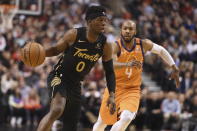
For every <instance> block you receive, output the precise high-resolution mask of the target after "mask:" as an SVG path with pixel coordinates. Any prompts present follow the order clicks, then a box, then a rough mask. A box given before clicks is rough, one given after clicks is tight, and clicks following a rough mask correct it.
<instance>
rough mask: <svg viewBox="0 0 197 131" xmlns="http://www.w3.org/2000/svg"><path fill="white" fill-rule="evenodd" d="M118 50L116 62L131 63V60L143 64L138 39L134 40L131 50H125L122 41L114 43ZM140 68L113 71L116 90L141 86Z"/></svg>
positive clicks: (141, 50)
mask: <svg viewBox="0 0 197 131" xmlns="http://www.w3.org/2000/svg"><path fill="white" fill-rule="evenodd" d="M116 44H118V46H119V48H120V52H119V53H118V58H117V62H124V63H125V62H132V61H133V60H136V61H140V62H141V63H142V64H143V61H144V52H143V48H142V43H141V40H140V39H139V38H135V39H134V44H133V47H132V48H131V49H127V48H126V47H125V45H124V44H123V42H122V40H121V39H119V40H118V41H116ZM141 73H142V68H140V69H139V68H136V67H122V68H117V69H115V74H116V85H117V86H116V89H117V90H118V89H119V88H133V87H140V85H141Z"/></svg>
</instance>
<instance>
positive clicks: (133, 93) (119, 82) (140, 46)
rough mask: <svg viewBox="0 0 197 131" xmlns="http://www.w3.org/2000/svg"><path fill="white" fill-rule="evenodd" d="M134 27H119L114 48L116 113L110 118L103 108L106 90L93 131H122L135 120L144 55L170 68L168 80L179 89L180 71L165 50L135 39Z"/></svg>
mask: <svg viewBox="0 0 197 131" xmlns="http://www.w3.org/2000/svg"><path fill="white" fill-rule="evenodd" d="M135 34H136V24H135V23H134V22H133V21H131V20H127V21H125V22H123V24H122V27H121V38H120V39H119V40H117V41H116V42H115V44H113V49H114V51H113V55H114V68H115V74H116V91H115V100H116V109H117V110H116V112H115V113H114V114H113V115H110V113H109V109H108V107H107V106H106V102H107V97H108V94H109V93H108V91H107V90H105V92H104V96H103V100H102V105H101V108H100V113H99V117H98V120H97V122H96V123H95V125H94V127H93V131H104V129H105V127H106V126H107V125H113V126H112V128H111V131H124V130H126V128H127V126H128V125H129V123H130V122H131V121H132V120H133V119H134V118H135V116H136V113H137V110H138V107H139V102H140V86H141V79H142V78H141V74H142V64H143V61H144V53H145V52H147V51H150V52H152V53H154V54H157V55H159V56H160V57H161V58H162V59H163V60H164V61H165V62H166V63H167V64H168V65H169V66H170V67H171V68H172V70H173V71H172V73H171V78H173V79H175V80H176V86H177V87H178V86H179V69H178V68H177V66H176V65H175V63H174V60H173V59H172V57H171V56H170V54H169V53H168V51H167V50H166V49H164V48H163V47H162V46H160V45H157V44H155V43H153V42H152V41H150V40H148V39H143V40H142V39H139V38H136V37H135Z"/></svg>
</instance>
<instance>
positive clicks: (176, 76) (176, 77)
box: [170, 64, 180, 88]
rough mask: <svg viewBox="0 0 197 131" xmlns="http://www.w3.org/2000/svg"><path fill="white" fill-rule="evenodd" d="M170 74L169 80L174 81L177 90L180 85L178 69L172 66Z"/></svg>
mask: <svg viewBox="0 0 197 131" xmlns="http://www.w3.org/2000/svg"><path fill="white" fill-rule="evenodd" d="M172 69H173V71H172V73H171V74H170V79H174V80H175V81H176V87H177V88H178V87H179V85H180V81H179V69H178V67H177V66H176V65H175V64H174V65H173V66H172Z"/></svg>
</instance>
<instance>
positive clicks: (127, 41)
mask: <svg viewBox="0 0 197 131" xmlns="http://www.w3.org/2000/svg"><path fill="white" fill-rule="evenodd" d="M121 37H122V39H123V40H124V41H125V42H126V43H129V42H131V41H132V40H133V38H134V37H135V35H133V36H132V37H131V39H130V40H125V38H124V37H123V35H122V34H121Z"/></svg>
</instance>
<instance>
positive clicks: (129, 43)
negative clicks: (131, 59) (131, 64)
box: [124, 39, 134, 49]
mask: <svg viewBox="0 0 197 131" xmlns="http://www.w3.org/2000/svg"><path fill="white" fill-rule="evenodd" d="M124 44H125V46H126V48H128V49H131V48H132V47H133V45H134V39H132V40H131V41H130V42H126V41H124Z"/></svg>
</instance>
